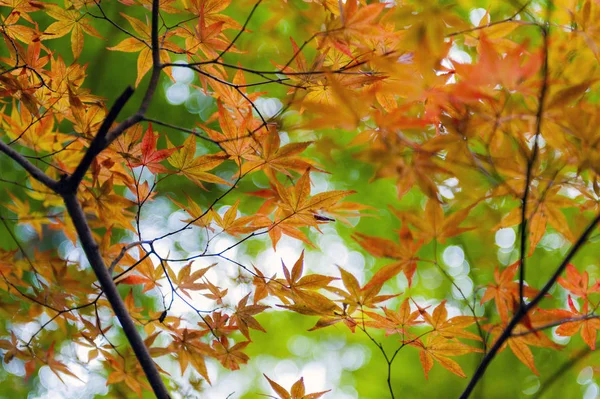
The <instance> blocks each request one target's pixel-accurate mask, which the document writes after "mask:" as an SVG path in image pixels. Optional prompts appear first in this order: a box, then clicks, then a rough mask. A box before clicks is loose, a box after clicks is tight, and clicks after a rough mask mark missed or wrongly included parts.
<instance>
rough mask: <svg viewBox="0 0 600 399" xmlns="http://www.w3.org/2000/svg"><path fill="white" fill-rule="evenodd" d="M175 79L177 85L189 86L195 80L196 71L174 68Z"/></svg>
mask: <svg viewBox="0 0 600 399" xmlns="http://www.w3.org/2000/svg"><path fill="white" fill-rule="evenodd" d="M177 64H186V63H185V62H181V61H180V62H178V63H177ZM171 73H172V75H173V79H175V82H177V83H184V84H189V83H192V81H193V80H194V71H193V70H191V69H190V68H183V67H173V68H172V72H171Z"/></svg>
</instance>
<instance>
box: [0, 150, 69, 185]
mask: <svg viewBox="0 0 600 399" xmlns="http://www.w3.org/2000/svg"><path fill="white" fill-rule="evenodd" d="M0 151H2V152H3V153H5V154H6V155H8V156H9V157H10V158H12V160H13V161H15V162H16V163H18V164H19V165H21V166H22V167H23V169H25V170H26V171H27V172H28V173H29V174H30V175H31V177H33V178H34V179H36V180H37V181H39V182H40V183H42V184H43V185H45V186H46V187H48V188H49V189H51V190H54V191H56V190H57V188H58V182H57V181H56V180H54V179H52V178H51V177H50V176H48V175H47V174H45V173H44V172H43V171H42V170H41V169H40V168H38V167H37V166H35V165H34V164H32V163H31V162H29V161H28V160H27V158H25V157H24V156H23V155H21V154H19V153H18V152H17V151H15V150H14V149H13V148H12V147H10V146H9V145H7V144H6V143H4V142H3V141H0Z"/></svg>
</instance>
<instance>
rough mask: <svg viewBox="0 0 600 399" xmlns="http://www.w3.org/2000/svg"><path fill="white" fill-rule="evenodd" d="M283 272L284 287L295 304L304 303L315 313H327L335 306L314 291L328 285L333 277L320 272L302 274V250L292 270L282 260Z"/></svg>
mask: <svg viewBox="0 0 600 399" xmlns="http://www.w3.org/2000/svg"><path fill="white" fill-rule="evenodd" d="M281 265H282V267H283V274H284V275H285V281H284V282H283V281H282V282H283V283H284V284H285V285H286V288H287V289H288V290H289V294H288V296H289V297H290V298H291V299H293V300H294V301H295V302H296V304H300V305H305V306H307V307H308V308H310V309H312V310H314V311H315V312H316V313H324V314H329V313H331V311H332V310H333V309H336V308H337V306H336V305H335V303H333V301H331V300H330V299H329V298H327V297H325V296H324V295H322V294H319V293H318V292H316V291H317V290H319V289H324V288H327V287H328V286H329V283H331V282H332V281H334V280H337V279H336V278H335V277H329V276H323V275H321V274H308V275H306V276H302V274H303V271H304V251H302V253H301V254H300V257H299V258H298V259H297V260H296V262H295V263H294V266H293V267H292V271H291V273H290V271H289V270H288V269H287V267H286V266H285V264H284V263H283V261H282V262H281Z"/></svg>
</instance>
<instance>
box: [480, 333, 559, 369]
mask: <svg viewBox="0 0 600 399" xmlns="http://www.w3.org/2000/svg"><path fill="white" fill-rule="evenodd" d="M505 326H506V324H505V323H504V322H503V323H501V324H500V325H484V326H483V328H484V329H485V330H487V331H488V332H489V333H490V334H491V335H492V337H493V340H492V342H491V343H490V345H494V343H495V340H496V339H497V338H498V336H499V333H500V331H502V329H503V328H505ZM512 335H513V336H512V337H511V338H509V339H508V340H506V342H504V344H503V345H502V347H501V348H500V350H499V352H501V351H503V350H504V349H505V348H506V347H509V348H510V350H511V352H512V353H513V354H514V355H515V356H516V357H517V358H518V359H519V360H520V361H521V362H522V363H523V364H524V365H526V366H527V367H528V368H529V369H530V370H531V371H533V373H534V374H536V375H539V373H538V371H537V369H536V368H535V362H534V358H533V353H532V352H531V349H530V348H529V346H539V347H546V348H552V349H560V348H562V347H561V346H560V345H558V344H556V343H554V342H553V341H552V340H551V339H550V338H548V337H547V336H546V335H544V334H542V333H532V332H531V329H530V327H529V326H526V325H523V324H522V323H521V324H518V325H517V326H516V327H515V329H514V330H513V332H512Z"/></svg>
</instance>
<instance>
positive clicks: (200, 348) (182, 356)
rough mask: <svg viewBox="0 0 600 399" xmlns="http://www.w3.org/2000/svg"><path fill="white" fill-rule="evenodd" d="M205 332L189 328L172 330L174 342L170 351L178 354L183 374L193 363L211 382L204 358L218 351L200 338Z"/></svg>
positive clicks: (212, 355)
mask: <svg viewBox="0 0 600 399" xmlns="http://www.w3.org/2000/svg"><path fill="white" fill-rule="evenodd" d="M204 334H205V332H202V331H194V330H188V329H187V328H184V329H180V330H174V331H172V332H171V337H172V338H173V342H172V343H171V344H170V345H169V348H168V350H169V351H170V353H176V354H177V361H178V362H179V367H180V368H181V373H182V374H183V372H184V371H185V370H186V369H187V367H188V365H190V364H191V365H192V367H193V368H194V369H195V370H196V371H197V372H198V373H200V375H201V376H202V377H204V379H206V381H208V382H209V383H210V378H209V377H208V371H207V369H206V363H205V361H204V358H205V357H206V356H209V357H214V356H216V355H217V352H216V351H215V350H214V349H213V348H211V346H210V345H208V344H205V343H204V342H201V341H200V340H199V338H200V337H202V336H203V335H204Z"/></svg>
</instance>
